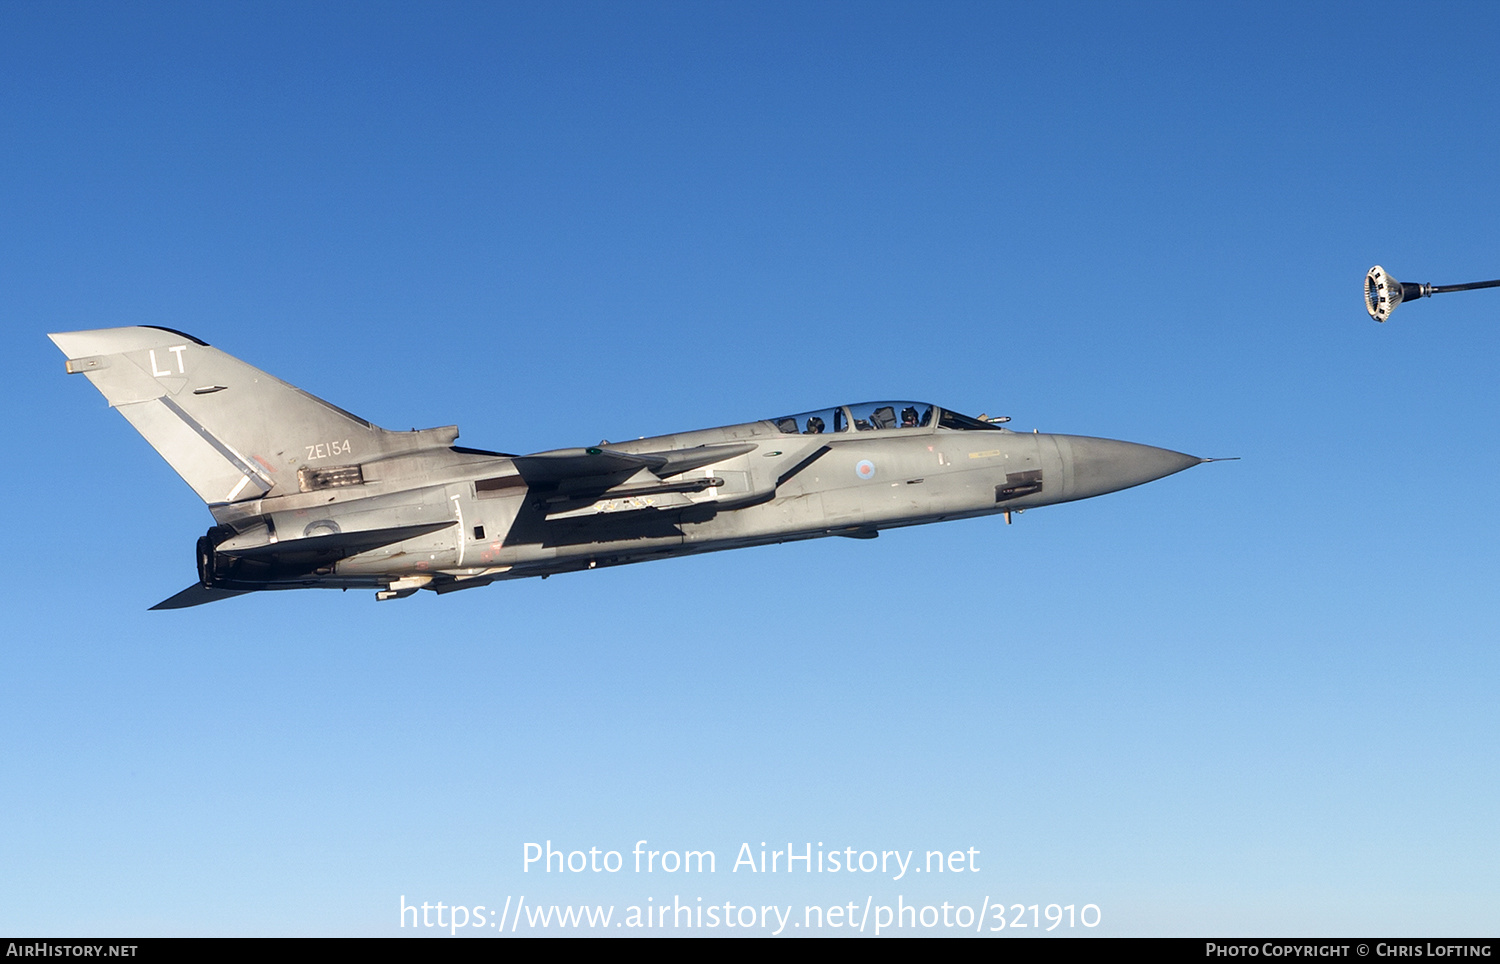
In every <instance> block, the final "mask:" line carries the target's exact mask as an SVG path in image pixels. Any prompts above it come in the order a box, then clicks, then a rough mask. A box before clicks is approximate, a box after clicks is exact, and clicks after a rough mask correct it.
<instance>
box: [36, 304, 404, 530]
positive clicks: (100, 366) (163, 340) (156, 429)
mask: <svg viewBox="0 0 1500 964" xmlns="http://www.w3.org/2000/svg"><path fill="white" fill-rule="evenodd" d="M48 337H49V338H51V339H52V341H53V342H54V343H56V345H57V347H59V348H61V349H62V350H63V352H64V354H66V355H67V356H68V363H67V370H68V372H69V373H70V374H82V375H84V376H85V377H87V378H88V380H89V381H91V382H93V383H94V387H95V388H97V389H99V391H100V392H101V393H102V394H103V395H104V397H105V398H106V399H108V400H109V404H110V407H111V408H116V409H119V411H120V414H121V415H124V416H125V417H126V418H127V419H128V420H129V421H130V424H131V425H134V426H135V428H136V431H138V432H140V433H141V435H143V436H145V438H146V441H148V442H150V443H151V445H152V447H154V448H155V449H156V451H158V452H160V453H161V455H162V458H164V459H166V460H167V462H168V464H170V465H171V466H172V468H173V469H175V470H176V471H177V474H178V475H180V476H182V477H183V479H184V480H186V482H187V484H188V485H190V486H192V488H193V491H194V492H197V493H198V495H199V497H200V498H202V499H203V501H204V502H207V503H208V504H209V505H211V506H212V505H222V504H225V503H229V502H244V501H248V500H251V499H259V498H263V497H267V496H275V495H286V494H289V493H292V492H296V491H298V486H299V483H298V472H299V470H301V469H304V468H308V469H313V470H321V469H328V468H336V467H339V466H344V465H352V464H357V463H358V462H359V461H361V460H362V459H366V458H369V457H371V456H372V455H374V454H376V453H377V452H379V451H380V449H381V447H382V440H383V438H384V437H385V436H387V435H389V434H392V433H387V432H385V431H383V430H382V429H379V428H376V427H375V426H373V425H371V424H370V423H369V422H366V421H365V420H364V419H362V418H358V417H356V416H354V415H350V414H349V413H348V412H346V411H344V410H343V409H341V408H338V407H336V406H334V405H330V404H328V403H327V402H325V401H323V400H322V399H320V398H317V397H315V396H313V395H309V394H308V393H306V392H304V391H302V390H301V389H299V388H296V387H295V386H292V385H288V384H287V383H286V382H283V381H281V380H280V379H278V378H274V377H272V376H271V375H267V374H266V373H265V372H263V371H261V370H260V369H258V368H253V367H251V366H250V365H247V364H245V363H244V362H242V361H240V360H239V359H237V358H235V357H233V356H231V355H226V354H225V353H224V352H222V351H219V350H218V349H217V348H212V347H210V346H209V345H207V344H205V343H203V342H201V341H199V340H198V339H196V338H194V337H192V336H191V335H185V334H183V333H182V332H179V331H173V330H171V329H168V328H104V329H100V330H98V331H70V332H64V333H61V334H54V335H48Z"/></svg>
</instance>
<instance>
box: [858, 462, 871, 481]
mask: <svg viewBox="0 0 1500 964" xmlns="http://www.w3.org/2000/svg"><path fill="white" fill-rule="evenodd" d="M854 474H855V475H857V476H859V477H860V478H862V479H866V480H869V479H873V478H875V463H874V462H871V461H870V460H869V459H860V460H859V462H858V463H857V464H856V465H855V466H854Z"/></svg>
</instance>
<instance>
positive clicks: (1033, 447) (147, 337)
mask: <svg viewBox="0 0 1500 964" xmlns="http://www.w3.org/2000/svg"><path fill="white" fill-rule="evenodd" d="M49 337H51V339H52V340H53V341H54V342H55V343H56V344H57V346H58V347H59V348H61V349H62V350H63V352H64V353H65V354H66V355H67V358H68V362H67V366H66V369H67V371H68V372H70V373H75V374H82V375H84V376H85V377H87V378H88V379H89V381H91V382H93V384H94V387H95V388H97V389H98V390H99V391H100V392H101V393H103V395H104V397H105V398H106V399H108V400H109V403H110V405H111V406H112V407H114V408H116V409H118V410H119V412H120V414H122V415H123V416H124V417H125V418H126V419H127V420H129V422H130V423H131V425H133V426H134V427H135V428H136V430H137V431H139V432H140V433H141V435H143V436H144V437H145V438H146V440H147V441H148V442H150V443H151V445H152V446H153V447H155V448H156V450H157V451H158V452H159V453H161V455H162V457H163V458H165V459H166V460H167V462H168V463H169V464H170V465H171V466H172V468H173V469H175V470H176V471H177V473H178V474H179V475H181V476H182V477H183V479H184V480H186V482H187V483H188V485H190V486H191V487H192V488H193V490H194V491H195V492H197V493H198V495H199V497H200V498H202V499H203V501H204V502H206V503H207V504H208V508H209V511H210V512H211V513H212V514H213V517H214V522H215V524H214V526H213V527H212V528H211V529H209V530H208V532H207V534H206V535H204V536H203V537H202V538H200V539H199V540H198V549H197V561H198V581H197V582H196V583H195V584H194V585H192V586H190V587H189V588H187V589H185V590H183V591H182V592H180V593H178V594H177V595H175V596H172V597H171V598H169V599H166V600H164V601H162V602H161V603H158V604H157V605H156V606H155V607H153V608H157V609H177V608H182V607H185V606H195V605H199V604H201V603H206V602H212V601H214V600H218V599H224V598H228V597H230V596H236V595H241V594H243V593H247V592H256V591H260V590H268V589H299V588H307V587H324V588H336V589H353V588H366V589H373V590H375V591H376V598H378V599H396V598H401V597H404V596H409V595H411V594H412V593H415V592H416V591H417V590H418V589H431V590H433V591H435V592H438V593H446V592H452V591H455V590H458V589H468V588H472V587H475V586H484V585H488V584H489V583H492V582H495V581H498V580H504V579H519V578H523V577H527V576H549V575H552V574H554V573H560V572H572V571H578V570H586V569H593V568H596V567H599V566H616V565H622V564H625V563H631V562H644V561H647V560H650V559H663V558H667V557H670V556H677V555H686V554H690V553H698V552H710V551H714V550H719V549H735V548H741V547H745V546H756V545H767V544H770V543H777V542H787V541H791V540H798V539H816V538H820V537H823V536H847V537H850V538H858V539H868V538H873V537H874V536H876V535H877V534H878V533H879V532H880V530H882V529H890V528H895V527H899V526H910V525H922V524H925V523H928V522H941V521H944V520H948V519H964V518H972V517H976V516H985V515H996V514H1000V515H1004V516H1005V518H1006V520H1007V521H1009V520H1010V518H1011V516H1012V514H1013V513H1016V512H1020V511H1022V510H1023V509H1030V508H1034V507H1036V506H1043V505H1053V504H1056V503H1059V502H1071V501H1074V500H1076V499H1087V498H1090V497H1092V496H1096V495H1102V494H1104V493H1106V492H1114V491H1116V490H1118V489H1125V488H1129V487H1130V486H1134V485H1140V484H1142V483H1144V482H1150V481H1152V480H1153V479H1159V478H1162V477H1163V476H1167V475H1171V474H1172V473H1174V472H1180V471H1182V470H1183V469H1186V468H1188V467H1190V466H1193V465H1197V464H1199V463H1200V462H1205V461H1209V460H1208V459H1199V458H1195V457H1193V456H1191V455H1183V454H1182V453H1180V452H1173V451H1170V450H1167V449H1161V448H1155V447H1152V446H1149V445H1137V444H1134V443H1131V442H1121V441H1115V440H1113V439H1100V438H1088V437H1084V436H1073V435H1043V434H1039V433H1035V432H1033V433H1030V434H1018V433H1016V432H1012V431H1010V430H1009V429H1006V428H1004V427H1002V426H1001V425H1000V422H1001V421H1003V420H1001V419H988V418H985V417H983V416H981V417H980V418H972V417H970V416H967V415H962V414H960V413H958V412H954V411H952V410H949V409H945V408H940V407H939V406H937V405H932V404H929V403H926V402H912V401H878V402H860V403H857V404H852V405H836V406H833V407H830V408H825V409H820V410H817V411H812V412H803V413H801V414H798V415H786V416H780V417H776V418H770V419H763V420H759V421H754V422H746V423H743V424H740V425H728V426H723V427H720V428H707V429H701V430H698V431H692V432H682V433H678V434H675V435H670V436H663V437H658V438H642V439H637V440H635V441H631V442H623V443H617V444H608V443H601V444H599V445H596V446H588V447H581V448H564V449H555V450H552V451H547V452H537V453H534V454H531V455H510V454H506V453H503V452H487V451H479V450H476V449H469V448H462V447H459V446H457V445H455V444H454V443H455V441H456V440H457V438H458V427H457V426H453V425H450V426H446V427H442V428H432V429H424V430H422V431H411V432H391V431H387V430H385V429H382V428H379V427H377V426H374V425H371V424H370V423H369V422H366V421H365V420H364V419H361V418H359V417H357V416H355V415H351V414H349V413H348V412H346V411H344V410H343V409H340V408H338V407H336V406H334V405H331V404H329V403H328V402H325V401H323V400H321V399H319V398H316V397H314V396H312V395H309V394H307V393H306V392H303V391H301V390H300V389H297V388H294V387H293V386H291V385H288V384H286V383H285V382H282V381H280V380H279V379H276V378H274V377H272V376H270V375H268V374H266V373H265V372H262V371H260V370H258V369H256V368H252V367H251V366H249V365H247V364H245V363H244V362H242V361H240V360H239V359H237V358H234V357H233V356H231V355H228V354H225V353H224V352H222V351H219V350H218V349H216V348H212V347H210V346H209V345H207V344H205V343H204V342H202V341H199V340H198V339H196V338H193V337H192V336H191V335H186V334H183V333H182V332H177V331H172V330H170V329H166V328H154V327H140V328H107V329H102V330H98V331H75V332H66V333H61V334H54V335H51V336H49ZM189 385H192V386H196V387H193V388H189V387H188V386H189ZM309 439H312V440H315V441H308V440H309ZM335 458H337V459H338V460H339V461H338V462H336V463H334V464H326V463H327V460H331V459H335ZM312 463H318V465H316V466H314V465H313V464H312Z"/></svg>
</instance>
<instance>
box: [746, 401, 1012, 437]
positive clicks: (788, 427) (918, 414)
mask: <svg viewBox="0 0 1500 964" xmlns="http://www.w3.org/2000/svg"><path fill="white" fill-rule="evenodd" d="M934 416H936V423H937V427H938V428H947V429H957V430H959V431H974V430H981V431H994V432H1003V431H1005V429H1002V428H1001V427H1000V426H999V425H992V424H991V423H989V422H985V421H981V420H979V419H977V418H971V417H969V416H968V415H960V414H959V413H957V412H950V411H948V410H947V409H942V408H938V407H937V406H936V405H933V404H930V403H928V402H860V403H859V404H857V405H839V406H837V407H835V408H823V409H819V410H818V411H815V412H803V413H802V414H801V415H784V416H782V417H781V418H773V419H771V422H772V423H773V424H775V426H776V428H777V429H778V430H779V431H781V432H782V433H783V434H786V435H823V434H826V433H830V432H847V431H849V429H850V427H851V426H853V428H854V430H855V431H856V432H879V431H889V430H891V429H929V430H930V429H931V428H932V426H933V422H934Z"/></svg>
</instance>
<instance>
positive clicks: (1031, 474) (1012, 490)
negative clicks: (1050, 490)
mask: <svg viewBox="0 0 1500 964" xmlns="http://www.w3.org/2000/svg"><path fill="white" fill-rule="evenodd" d="M1040 491H1042V470H1041V469H1027V470H1026V471H1025V472H1007V473H1006V474H1005V482H1004V484H1002V485H997V486H995V501H996V502H1009V501H1010V500H1011V499H1019V498H1020V497H1021V496H1023V495H1035V494H1036V493H1038V492H1040Z"/></svg>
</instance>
